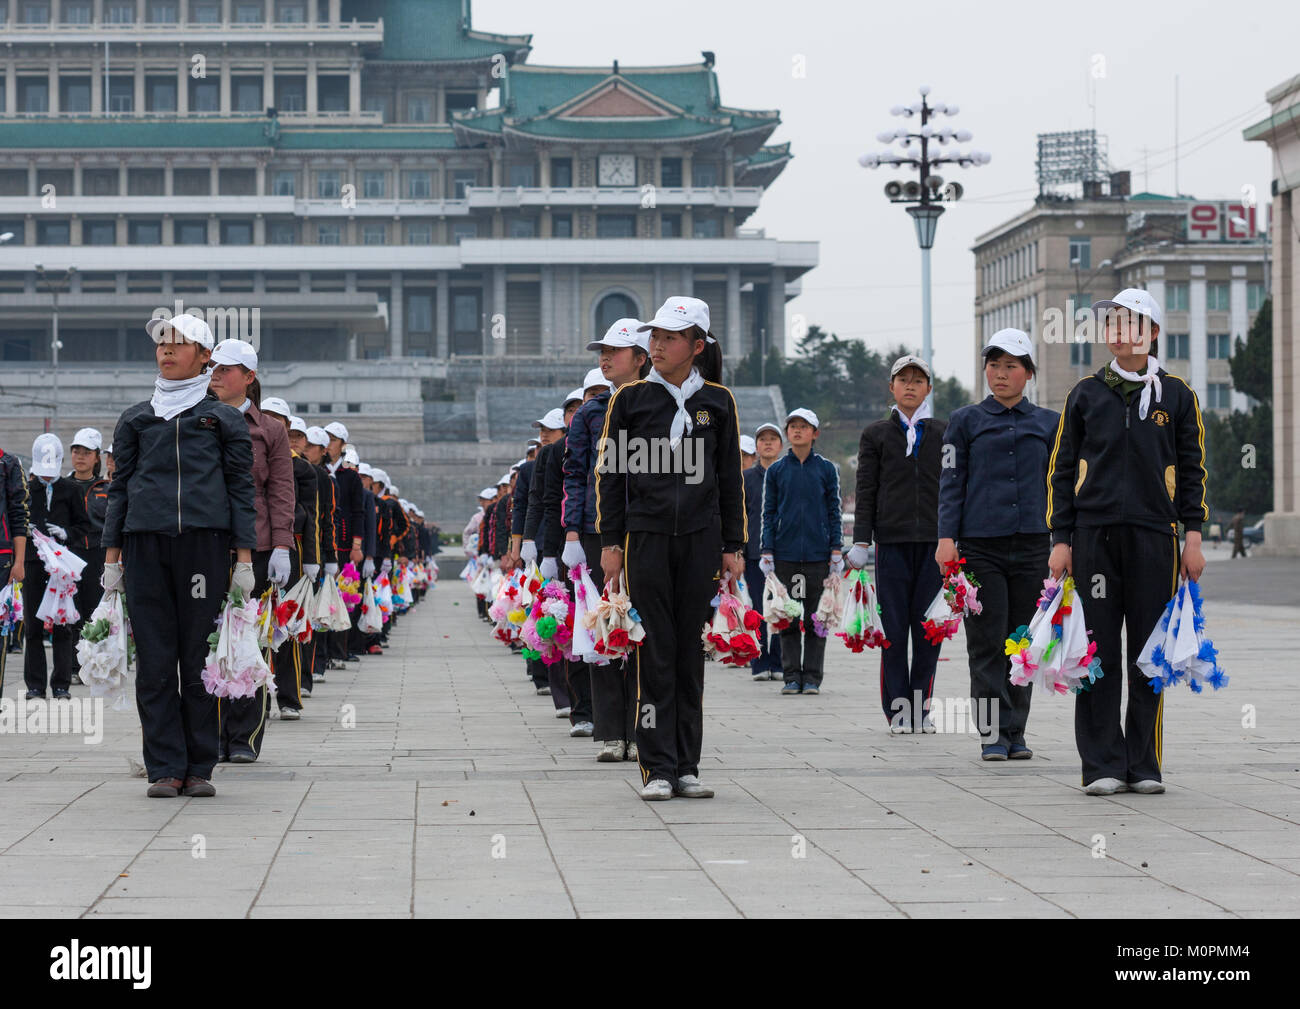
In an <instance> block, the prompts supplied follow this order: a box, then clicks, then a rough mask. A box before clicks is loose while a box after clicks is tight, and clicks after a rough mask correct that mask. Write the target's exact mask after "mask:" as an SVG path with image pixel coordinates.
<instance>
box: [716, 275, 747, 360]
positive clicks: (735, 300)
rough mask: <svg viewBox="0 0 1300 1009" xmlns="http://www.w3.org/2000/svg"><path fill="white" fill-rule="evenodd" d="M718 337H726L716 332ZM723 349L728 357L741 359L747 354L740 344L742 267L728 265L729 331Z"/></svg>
mask: <svg viewBox="0 0 1300 1009" xmlns="http://www.w3.org/2000/svg"><path fill="white" fill-rule="evenodd" d="M714 336H715V337H717V338H718V339H724V335H723V334H722V333H715V334H714ZM725 341H726V342H725V343H724V344H723V350H724V351H725V352H726V355H727V357H729V358H731V360H733V361H739V360H740V359H741V358H742V357H744V356H745V351H744V348H742V347H741V345H740V267H739V266H728V267H727V332H726V334H725Z"/></svg>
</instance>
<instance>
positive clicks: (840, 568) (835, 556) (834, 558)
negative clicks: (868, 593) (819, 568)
mask: <svg viewBox="0 0 1300 1009" xmlns="http://www.w3.org/2000/svg"><path fill="white" fill-rule="evenodd" d="M831 574H833V575H842V574H844V555H843V554H841V553H840V552H839V551H838V550H836V551H835V552H834V553H832V554H831Z"/></svg>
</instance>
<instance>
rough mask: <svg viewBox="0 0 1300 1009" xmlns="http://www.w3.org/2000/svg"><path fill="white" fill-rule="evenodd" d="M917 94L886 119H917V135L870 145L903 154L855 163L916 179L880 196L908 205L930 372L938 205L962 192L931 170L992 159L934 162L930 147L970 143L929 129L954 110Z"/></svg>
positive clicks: (924, 90) (951, 155)
mask: <svg viewBox="0 0 1300 1009" xmlns="http://www.w3.org/2000/svg"><path fill="white" fill-rule="evenodd" d="M919 90H920V93H921V100H920V101H919V102H913V103H912V104H911V105H895V106H894V107H893V108H892V109H890V115H894V116H902V117H904V118H910V117H912V116H920V119H921V123H920V127H919V128H918V129H917V131H916V132H910V131H908V130H907V129H905V128H904V127H901V126H900V127H898V128H897V129H893V130H886V131H884V132H883V133H878V134H876V139H877V140H879V141H880V142H881V143H882V144H889V143H893V142H894V141H896V140H897V141H899V142H900V143H901V146H902V147H903V150H904V153H902V154H899V153H896V152H894V151H889V150H886V151H882V152H880V153H878V154H864V155H862V156H861V157H860V158H858V164H860V165H861V166H862V167H863V168H879V167H880V166H881V165H893V166H894V167H895V168H897V167H899V166H901V165H911V166H913V167H914V168H916V169H917V171H918V173H919V175H920V181H919V182H917V181H909V182H898V181H891V182H888V183H886V184H885V195H886V196H887V197H888V198H889V200H890V202H891V203H906V204H909V206H908V207H907V212H908V213H909V214H910V215H911V216H912V222H913V223H914V224H915V226H916V242H917V244H918V245H919V246H920V247H921V341H922V343H921V354H922V356H923V357H924V358H925V363H926V364H927V365H930V366H931V368H933V365H934V362H933V357H934V348H933V341H932V338H931V325H930V249H931V248H933V246H934V234H935V230H936V229H937V228H938V226H939V217H940V215H942V214H943V211H944V207H943V204H944V203H946V202H953V201H956V200H960V199H961V197H962V186H961V183H959V182H949V183H945V182H944V180H943V179H942V178H941V177H940V176H938V175H935V174H933V172H932V169H933V168H934V167H935V166H937V165H945V164H947V165H957V166H959V167H961V168H967V167H970V166H975V165H987V164H988V163H989V161H991V160H992V155H990V154H989V153H988V152H987V151H965V152H963V151H960V150H955V149H954V150H951V151H944V152H941V153H940V154H938V155H937V156H933V155H931V150H930V145H931V144H932V143H933V144H936V145H943V144H946V143H949V142H952V141H959V142H961V143H966V142H967V141H969V140H970V139H971V134H970V132H969V131H967V130H954V129H952V128H950V127H942V126H941V127H939V128H937V129H936V128H935V127H934V126H933V125H931V122H930V120H931V119H933V118H934V117H935V116H938V115H940V114H942V115H948V116H955V115H956V114H957V112H958V109H957V106H956V105H945V104H944V103H943V102H935V103H934V104H933V105H931V104H930V103H929V101H928V100H927V96H928V95H929V94H930V88H929V87H928V86H922V87H921V88H920V89H919ZM914 145H915V146H917V147H919V149H920V154H919V156H918V155H917V154H915V153H913V146H914Z"/></svg>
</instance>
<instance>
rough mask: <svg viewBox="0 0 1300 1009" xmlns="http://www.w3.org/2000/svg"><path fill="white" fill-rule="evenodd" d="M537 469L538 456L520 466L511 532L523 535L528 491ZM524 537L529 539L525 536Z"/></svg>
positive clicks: (526, 516)
mask: <svg viewBox="0 0 1300 1009" xmlns="http://www.w3.org/2000/svg"><path fill="white" fill-rule="evenodd" d="M535 469H537V460H536V457H534V458H532V459H529V460H528V461H527V462H525V463H524V464H523V465H522V466H520V467H519V472H518V473H516V474H515V503H514V504H513V505H511V512H510V534H511V535H512V536H522V535H523V532H524V526H525V525H526V524H527V521H528V491H529V489H530V487H531V486H532V482H533V471H534V470H535ZM524 539H528V537H527V536H524Z"/></svg>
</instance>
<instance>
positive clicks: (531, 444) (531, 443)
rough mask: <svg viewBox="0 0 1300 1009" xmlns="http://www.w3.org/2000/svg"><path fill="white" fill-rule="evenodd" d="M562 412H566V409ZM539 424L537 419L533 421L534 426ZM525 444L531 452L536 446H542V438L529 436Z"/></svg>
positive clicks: (548, 413) (548, 414)
mask: <svg viewBox="0 0 1300 1009" xmlns="http://www.w3.org/2000/svg"><path fill="white" fill-rule="evenodd" d="M560 413H564V411H563V410H561V411H560ZM547 416H550V411H549V410H548V411H547ZM537 424H538V422H537V421H533V427H537ZM524 445H525V446H527V448H528V451H529V452H531V451H532V450H533V449H535V448H541V447H542V440H541V439H540V438H529V439H528V440H527V441H526V442H524Z"/></svg>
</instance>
